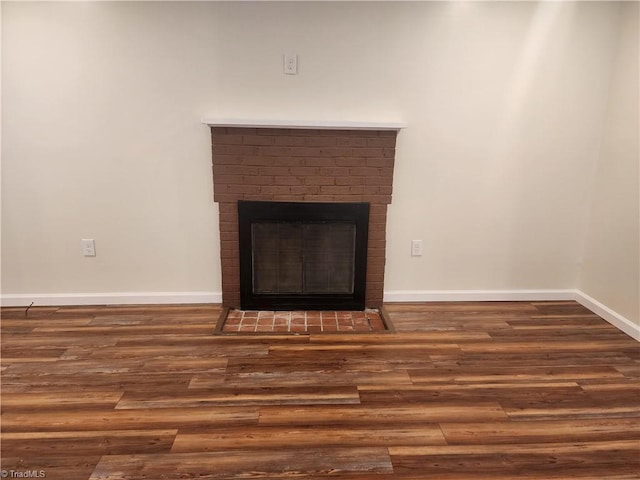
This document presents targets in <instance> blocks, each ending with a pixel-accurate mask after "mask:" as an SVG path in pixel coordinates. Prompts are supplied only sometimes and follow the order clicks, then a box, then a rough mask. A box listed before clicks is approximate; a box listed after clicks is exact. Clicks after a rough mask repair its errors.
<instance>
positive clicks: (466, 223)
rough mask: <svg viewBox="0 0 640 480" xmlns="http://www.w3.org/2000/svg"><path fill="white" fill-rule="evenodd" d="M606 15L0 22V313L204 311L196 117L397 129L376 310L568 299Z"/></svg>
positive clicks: (306, 11)
mask: <svg viewBox="0 0 640 480" xmlns="http://www.w3.org/2000/svg"><path fill="white" fill-rule="evenodd" d="M619 8H620V7H619V5H617V4H613V3H609V2H603V3H595V2H584V3H568V2H542V3H540V4H538V3H530V2H514V3H506V2H495V3H484V2H478V3H476V2H470V3H462V2H451V3H448V2H407V3H403V2H374V3H363V2H355V3H335V2H328V3H310V2H298V3H291V2H289V3H286V2H285V3H269V2H259V3H215V2H213V3H209V2H196V3H183V2H176V3H167V2H159V3H148V2H141V3H132V2H114V3H103V2H86V3H84V2H81V3H76V2H71V3H48V2H43V3H24V2H16V3H4V4H3V5H2V9H3V11H2V37H3V38H2V40H3V42H2V95H3V99H2V100H3V105H2V106H3V112H2V135H3V144H2V293H3V294H4V295H5V297H6V296H7V295H10V294H34V293H61V294H65V293H83V292H84V293H87V292H105V293H109V292H154V291H156V292H219V291H220V273H219V270H220V267H219V260H218V253H217V249H218V244H217V237H218V232H217V216H216V215H217V214H216V206H215V204H214V203H213V202H212V188H213V187H212V182H211V178H210V175H211V168H210V138H209V131H208V129H207V127H205V126H203V125H201V124H200V119H201V118H202V117H206V116H208V117H240V118H246V117H250V118H267V119H268V118H279V119H287V118H290V119H306V120H323V119H324V120H362V121H396V120H400V121H404V122H406V123H407V124H408V126H409V127H408V128H407V129H406V130H404V131H402V132H401V133H400V135H399V139H398V149H397V157H396V158H397V162H396V176H395V181H394V196H393V203H392V205H391V207H390V210H389V233H388V247H389V250H388V259H387V263H388V267H387V280H386V290H388V291H389V292H397V291H405V290H417V291H424V290H447V289H457V290H466V289H482V290H496V289H573V288H576V287H577V286H578V276H579V272H580V268H579V258H580V256H581V255H582V246H583V238H584V236H585V233H586V231H587V222H588V219H589V205H590V199H591V191H592V189H593V176H594V172H595V170H596V164H597V160H598V154H599V151H600V150H599V145H600V139H601V134H602V129H603V125H604V120H605V114H606V112H607V105H608V104H607V101H608V94H609V90H610V87H609V82H610V77H611V71H612V66H613V61H614V59H615V56H616V48H617V29H618V22H619V16H618V10H619ZM285 52H295V53H297V54H298V56H299V57H298V58H299V75H297V76H289V75H283V74H282V54H283V53H285ZM607 118H610V117H607ZM607 125H611V120H609V121H608V123H607ZM81 238H95V239H96V245H97V252H98V255H97V257H95V258H83V257H82V256H81V254H80V246H79V240H80V239H81ZM411 239H424V242H425V255H424V256H423V257H420V258H412V257H410V256H409V242H410V240H411ZM607 248H608V247H607V245H603V251H604V250H606V249H607ZM596 282H597V280H596ZM594 291H595V290H594ZM26 303H28V302H26Z"/></svg>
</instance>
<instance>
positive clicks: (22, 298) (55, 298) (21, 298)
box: [0, 292, 222, 307]
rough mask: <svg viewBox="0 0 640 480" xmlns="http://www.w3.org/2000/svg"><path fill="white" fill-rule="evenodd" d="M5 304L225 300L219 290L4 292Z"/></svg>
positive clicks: (216, 301) (125, 303)
mask: <svg viewBox="0 0 640 480" xmlns="http://www.w3.org/2000/svg"><path fill="white" fill-rule="evenodd" d="M0 299H1V301H0V304H2V306H3V307H28V306H29V305H31V303H32V302H33V306H34V307H42V306H65V305H149V304H163V305H166V304H171V303H177V304H179V303H185V304H189V303H222V294H221V293H219V292H124V293H33V294H4V295H2V296H1V297H0Z"/></svg>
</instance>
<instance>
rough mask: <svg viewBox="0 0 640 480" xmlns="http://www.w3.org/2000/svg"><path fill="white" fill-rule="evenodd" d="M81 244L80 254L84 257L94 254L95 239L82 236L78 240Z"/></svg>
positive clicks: (93, 255)
mask: <svg viewBox="0 0 640 480" xmlns="http://www.w3.org/2000/svg"><path fill="white" fill-rule="evenodd" d="M80 244H81V245H82V255H84V256H85V257H95V256H96V241H95V240H94V239H93V238H83V239H82V240H80Z"/></svg>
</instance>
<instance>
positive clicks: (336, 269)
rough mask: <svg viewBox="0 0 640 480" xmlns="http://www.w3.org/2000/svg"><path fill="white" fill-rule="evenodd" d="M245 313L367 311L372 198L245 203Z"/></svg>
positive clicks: (241, 207) (241, 220)
mask: <svg viewBox="0 0 640 480" xmlns="http://www.w3.org/2000/svg"><path fill="white" fill-rule="evenodd" d="M238 225H239V238H240V296H241V308H242V309H244V310H363V309H364V307H365V289H366V272H367V239H368V226H369V204H368V203H312V202H298V203H293V202H250V201H239V202H238Z"/></svg>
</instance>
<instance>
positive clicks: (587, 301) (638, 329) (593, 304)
mask: <svg viewBox="0 0 640 480" xmlns="http://www.w3.org/2000/svg"><path fill="white" fill-rule="evenodd" d="M574 300H575V301H576V302H578V303H579V304H581V305H582V306H584V307H586V308H588V309H589V310H591V311H592V312H593V313H595V314H596V315H599V316H600V317H602V318H604V319H605V320H606V321H607V322H609V323H610V324H611V325H613V326H614V327H616V328H617V329H618V330H622V331H623V332H624V333H626V334H627V335H629V336H630V337H631V338H633V339H635V340H637V341H638V342H640V325H637V324H635V323H634V322H632V321H631V320H629V319H628V318H626V317H624V316H622V315H620V314H619V313H618V312H616V311H614V310H612V309H610V308H609V307H607V306H606V305H603V304H602V303H600V302H599V301H597V300H596V299H595V298H593V297H590V296H589V295H587V294H586V293H584V292H582V291H580V290H576V291H575V297H574Z"/></svg>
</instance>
